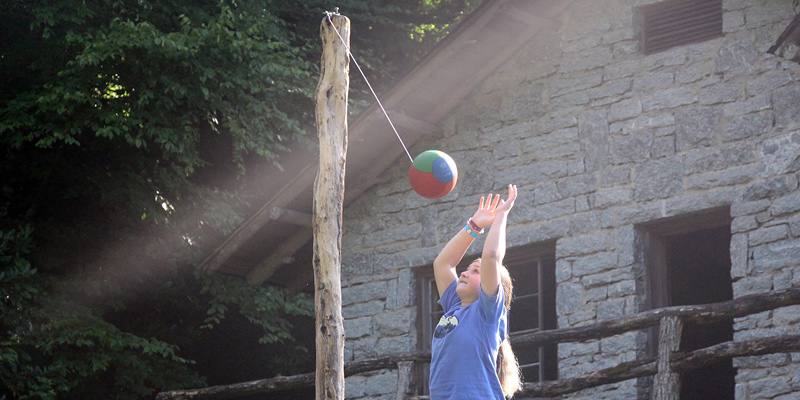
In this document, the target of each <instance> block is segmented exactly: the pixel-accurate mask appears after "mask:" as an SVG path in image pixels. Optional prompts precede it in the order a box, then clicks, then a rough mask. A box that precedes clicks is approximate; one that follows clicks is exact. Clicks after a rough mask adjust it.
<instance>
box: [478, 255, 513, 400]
mask: <svg viewBox="0 0 800 400" xmlns="http://www.w3.org/2000/svg"><path fill="white" fill-rule="evenodd" d="M476 261H480V258H478V259H477V260H476ZM473 262H474V261H473ZM499 271H500V285H501V286H502V287H503V299H504V300H503V306H504V307H505V308H506V311H510V310H511V298H512V296H513V295H514V283H513V282H512V281H511V275H510V274H509V273H508V269H507V268H506V267H505V266H504V265H501V266H500V270H499ZM496 372H497V378H498V379H499V380H500V387H502V388H503V395H505V396H506V398H509V399H510V398H512V397H514V393H516V392H517V391H519V390H520V389H521V388H522V387H521V386H522V376H521V374H520V371H519V361H517V356H515V355H514V351H513V350H512V349H511V343H509V341H508V338H506V340H503V343H501V344H500V350H499V351H498V352H497V371H496Z"/></svg>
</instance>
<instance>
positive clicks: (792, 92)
mask: <svg viewBox="0 0 800 400" xmlns="http://www.w3.org/2000/svg"><path fill="white" fill-rule="evenodd" d="M772 107H773V109H774V110H775V125H777V126H790V125H793V124H797V123H800V85H797V84H794V85H789V86H786V87H783V88H780V89H778V90H776V91H775V92H773V93H772Z"/></svg>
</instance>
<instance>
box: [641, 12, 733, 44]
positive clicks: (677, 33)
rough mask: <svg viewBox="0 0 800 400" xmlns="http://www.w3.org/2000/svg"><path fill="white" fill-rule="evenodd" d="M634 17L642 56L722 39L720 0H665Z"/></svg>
mask: <svg viewBox="0 0 800 400" xmlns="http://www.w3.org/2000/svg"><path fill="white" fill-rule="evenodd" d="M635 15H636V16H637V19H638V24H637V25H638V27H639V34H640V38H641V44H642V52H643V53H645V54H652V53H657V52H659V51H664V50H667V49H669V48H672V47H675V46H680V45H684V44H688V43H696V42H702V41H705V40H709V39H713V38H715V37H719V36H722V0H667V1H662V2H659V3H654V4H648V5H644V6H640V7H637V8H636V13H635Z"/></svg>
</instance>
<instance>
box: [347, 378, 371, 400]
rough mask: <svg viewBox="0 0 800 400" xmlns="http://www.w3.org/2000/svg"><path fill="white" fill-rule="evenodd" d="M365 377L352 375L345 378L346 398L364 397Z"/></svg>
mask: <svg viewBox="0 0 800 400" xmlns="http://www.w3.org/2000/svg"><path fill="white" fill-rule="evenodd" d="M366 383H367V377H366V376H363V375H352V376H348V377H347V378H345V381H344V396H345V398H348V399H357V398H360V397H364V395H365V392H364V390H365V387H366Z"/></svg>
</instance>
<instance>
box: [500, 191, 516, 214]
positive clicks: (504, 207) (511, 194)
mask: <svg viewBox="0 0 800 400" xmlns="http://www.w3.org/2000/svg"><path fill="white" fill-rule="evenodd" d="M516 199H517V185H508V198H507V199H505V200H501V201H500V205H498V206H497V207H496V208H495V212H504V213H507V212H509V211H511V208H512V207H514V201H515V200H516Z"/></svg>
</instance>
